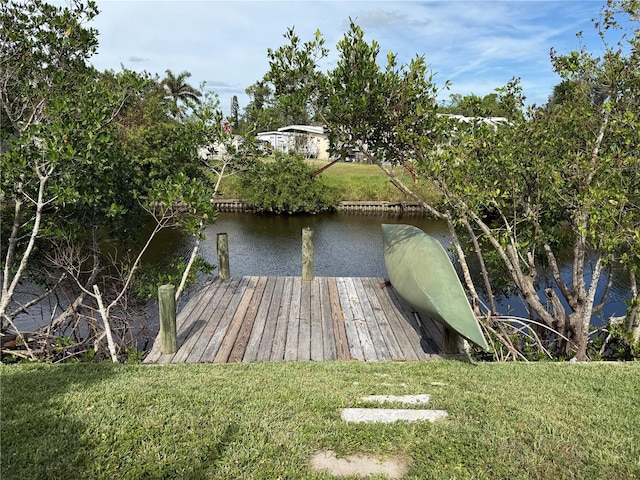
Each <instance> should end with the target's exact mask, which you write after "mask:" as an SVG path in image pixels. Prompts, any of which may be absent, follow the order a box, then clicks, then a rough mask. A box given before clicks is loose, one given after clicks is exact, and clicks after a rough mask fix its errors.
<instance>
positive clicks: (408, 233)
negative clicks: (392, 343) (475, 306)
mask: <svg viewBox="0 0 640 480" xmlns="http://www.w3.org/2000/svg"><path fill="white" fill-rule="evenodd" d="M382 232H383V238H384V263H385V266H386V268H387V273H388V274H389V280H390V281H391V285H393V288H394V289H395V290H396V291H397V292H398V294H399V295H400V296H401V297H402V298H403V299H404V300H405V301H406V302H407V303H409V305H411V306H412V307H413V308H415V309H416V310H417V311H418V312H420V313H423V314H425V315H428V316H429V317H431V319H433V320H437V321H439V322H441V323H443V324H445V325H448V326H449V327H450V328H451V329H453V330H455V331H456V332H458V333H459V334H460V335H462V336H463V337H464V338H466V339H467V340H469V341H470V342H473V343H475V344H476V345H478V346H479V347H481V348H483V349H485V350H488V349H489V346H488V345H487V341H486V339H485V338H484V335H483V334H482V330H481V329H480V325H479V324H478V320H477V319H476V316H475V315H474V314H473V311H472V310H471V306H470V305H469V301H468V300H467V295H466V294H465V292H464V290H463V288H462V285H461V284H460V279H459V278H458V274H457V273H456V271H455V269H454V268H453V265H452V264H451V260H450V259H449V255H447V252H446V251H445V250H444V248H442V245H440V242H438V241H437V240H436V239H434V238H433V237H431V236H429V235H427V234H426V233H424V232H423V231H422V230H420V229H419V228H416V227H414V226H412V225H391V224H383V225H382Z"/></svg>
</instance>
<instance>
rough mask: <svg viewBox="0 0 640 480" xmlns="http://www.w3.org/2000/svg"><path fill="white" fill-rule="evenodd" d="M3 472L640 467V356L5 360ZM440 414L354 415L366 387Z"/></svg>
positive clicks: (427, 472)
mask: <svg viewBox="0 0 640 480" xmlns="http://www.w3.org/2000/svg"><path fill="white" fill-rule="evenodd" d="M0 374H1V375H2V384H1V386H2V392H1V394H2V396H1V401H2V404H1V413H2V425H1V426H2V429H1V432H0V433H1V459H2V464H1V471H0V478H2V479H3V480H8V479H39V478H42V479H45V478H50V479H74V478H83V479H89V478H104V479H114V478H127V479H130V478H132V479H136V478H147V479H159V478H167V479H169V478H171V479H174V478H185V479H204V478H219V479H278V478H281V479H285V478H287V479H301V478H305V479H306V478H310V479H323V478H324V479H328V478H332V477H330V476H329V475H328V474H326V473H317V472H314V471H313V470H311V468H310V466H309V459H310V457H311V455H312V454H313V453H314V452H315V451H317V450H320V449H330V450H333V451H335V452H337V453H338V454H339V455H348V454H353V453H365V454H375V455H378V456H380V457H382V458H384V457H387V458H388V457H395V456H402V457H405V458H407V457H408V458H410V459H411V461H412V464H411V469H410V471H409V473H408V474H407V477H406V478H414V479H427V478H428V479H453V478H458V479H469V478H474V479H489V478H496V479H497V478H500V479H520V478H521V479H554V480H556V479H575V478H579V479H604V478H606V479H632V478H640V382H639V381H638V379H639V378H640V363H627V364H585V365H577V364H570V363H535V364H522V363H502V364H500V363H498V364H477V365H470V364H465V363H462V362H456V361H433V362H409V363H387V362H384V363H361V362H325V363H261V364H260V363H259V364H239V365H177V366H171V365H169V366H158V367H155V366H146V365H111V364H107V363H103V364H98V365H92V364H66V365H46V364H33V365H26V364H25V365H13V366H0ZM417 393H429V394H431V395H432V399H431V405H430V408H434V409H445V410H447V411H448V413H449V417H448V418H447V419H444V420H440V421H438V422H437V423H435V424H431V423H401V422H400V423H395V424H387V425H381V424H347V423H344V422H343V421H342V420H341V419H340V408H342V407H355V406H363V404H362V401H361V400H360V397H361V396H364V395H369V394H417Z"/></svg>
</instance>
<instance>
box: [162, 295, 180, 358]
mask: <svg viewBox="0 0 640 480" xmlns="http://www.w3.org/2000/svg"><path fill="white" fill-rule="evenodd" d="M158 304H159V308H160V351H161V352H162V353H176V352H177V351H178V337H177V333H176V287H175V285H161V286H160V287H159V288H158Z"/></svg>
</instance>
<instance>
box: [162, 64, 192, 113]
mask: <svg viewBox="0 0 640 480" xmlns="http://www.w3.org/2000/svg"><path fill="white" fill-rule="evenodd" d="M166 74H167V76H166V77H165V78H164V79H163V80H162V82H160V84H161V85H162V87H163V88H164V90H165V92H166V97H167V99H168V100H169V101H170V102H171V113H173V115H174V117H176V118H177V119H178V120H179V119H181V118H182V117H183V116H184V114H185V110H186V108H187V107H188V106H189V104H190V103H195V104H197V105H199V104H200V97H201V96H202V92H200V90H198V89H197V88H193V87H192V86H191V85H189V84H188V83H187V82H186V81H185V80H186V79H187V78H189V77H190V76H191V73H189V72H187V71H186V70H185V71H184V72H182V73H181V74H179V75H178V76H176V75H174V73H173V72H172V71H171V70H167V71H166ZM179 103H180V104H179Z"/></svg>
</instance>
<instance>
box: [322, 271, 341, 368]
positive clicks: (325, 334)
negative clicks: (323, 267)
mask: <svg viewBox="0 0 640 480" xmlns="http://www.w3.org/2000/svg"><path fill="white" fill-rule="evenodd" d="M319 291H320V316H321V322H322V352H323V353H322V356H323V358H324V359H325V360H335V359H336V358H337V353H336V339H335V334H334V327H333V318H332V315H331V297H330V294H329V279H328V278H327V277H320V279H319Z"/></svg>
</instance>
